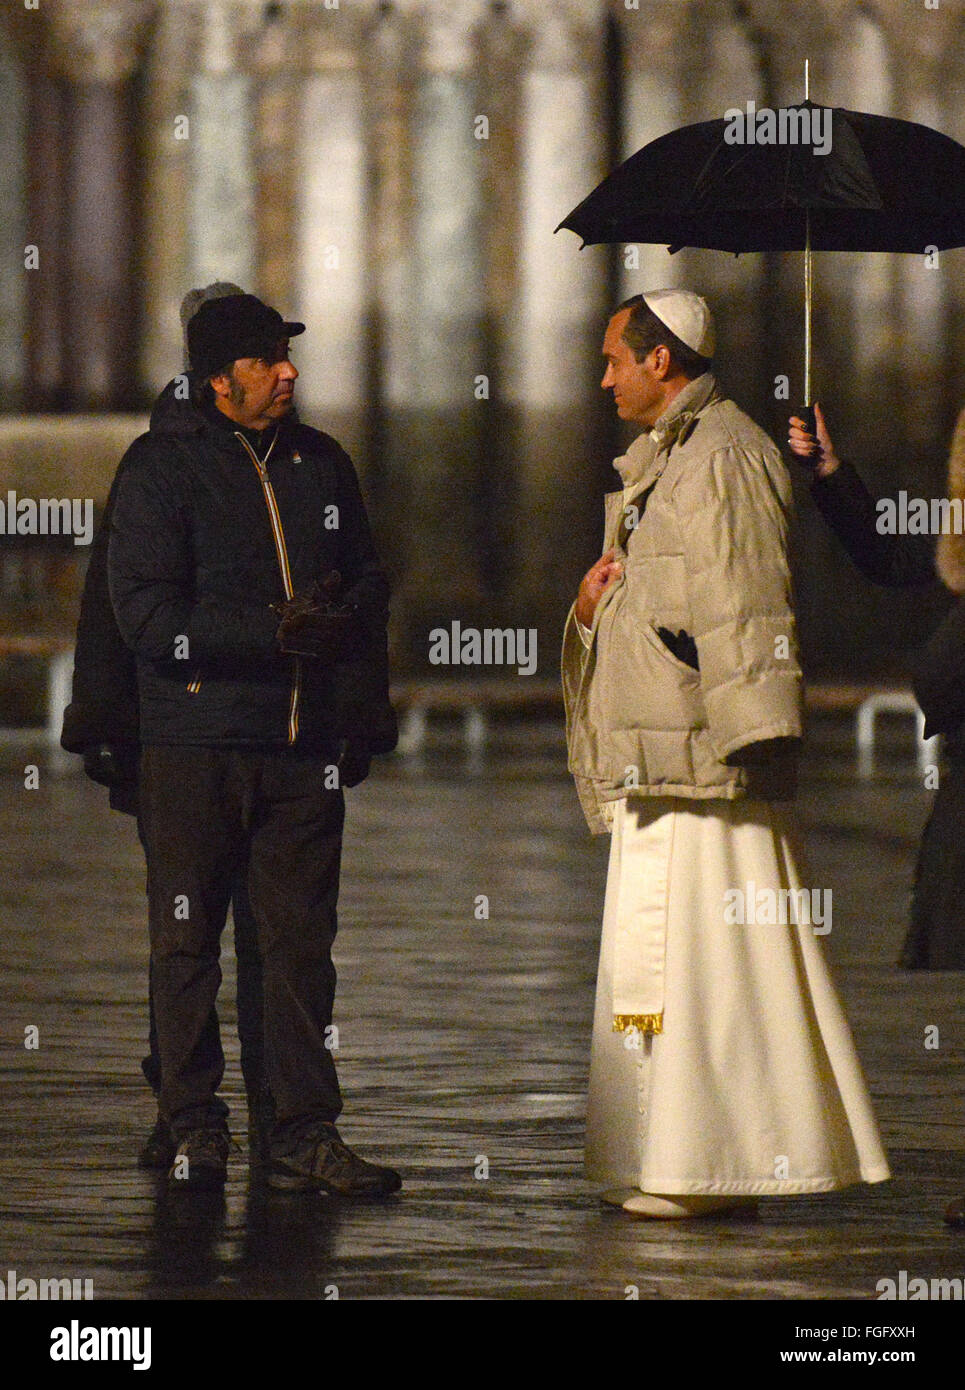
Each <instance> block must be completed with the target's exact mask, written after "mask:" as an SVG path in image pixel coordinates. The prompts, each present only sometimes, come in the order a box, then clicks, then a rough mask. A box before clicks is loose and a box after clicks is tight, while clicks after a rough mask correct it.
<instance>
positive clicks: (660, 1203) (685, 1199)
mask: <svg viewBox="0 0 965 1390" xmlns="http://www.w3.org/2000/svg"><path fill="white" fill-rule="evenodd" d="M621 1205H622V1207H623V1210H624V1211H625V1212H627V1213H628V1214H629V1215H630V1216H633V1217H637V1218H639V1219H645V1218H647V1217H651V1218H654V1219H656V1220H664V1221H680V1220H683V1219H685V1218H686V1217H688V1216H708V1215H709V1214H710V1213H711V1212H715V1211H728V1210H731V1209H733V1208H736V1207H756V1206H757V1201H756V1199H755V1198H754V1197H712V1196H704V1195H703V1194H698V1195H695V1196H688V1195H686V1194H681V1195H680V1196H677V1197H658V1196H657V1195H656V1194H655V1193H653V1192H635V1193H634V1195H633V1196H632V1197H628V1198H627V1199H626V1201H625V1202H622V1203H621Z"/></svg>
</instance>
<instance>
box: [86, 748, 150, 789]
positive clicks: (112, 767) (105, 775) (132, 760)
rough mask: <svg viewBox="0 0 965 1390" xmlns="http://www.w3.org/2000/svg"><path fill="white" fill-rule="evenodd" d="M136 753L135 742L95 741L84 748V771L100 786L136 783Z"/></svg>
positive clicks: (120, 785) (137, 751)
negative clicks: (113, 742)
mask: <svg viewBox="0 0 965 1390" xmlns="http://www.w3.org/2000/svg"><path fill="white" fill-rule="evenodd" d="M138 755H139V750H138V748H137V746H136V745H135V744H131V743H121V744H111V743H95V744H92V745H91V747H90V748H85V749H84V771H85V772H86V773H87V776H88V777H89V778H90V779H91V780H92V781H94V782H99V783H100V784H101V786H102V787H112V788H113V787H122V786H131V785H136V783H137V772H138Z"/></svg>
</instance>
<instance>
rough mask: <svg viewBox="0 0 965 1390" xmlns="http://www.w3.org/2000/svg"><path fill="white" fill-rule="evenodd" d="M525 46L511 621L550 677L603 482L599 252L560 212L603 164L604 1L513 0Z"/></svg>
mask: <svg viewBox="0 0 965 1390" xmlns="http://www.w3.org/2000/svg"><path fill="white" fill-rule="evenodd" d="M519 10H520V14H521V17H522V19H523V21H524V22H525V24H526V28H527V34H528V38H529V41H530V42H529V52H528V55H527V57H526V61H525V66H524V70H523V73H522V77H521V94H520V130H519V199H520V211H519V219H520V243H519V251H518V259H517V267H516V276H517V278H516V296H515V302H514V305H513V310H512V313H511V315H510V317H509V321H508V324H507V337H506V340H505V346H504V354H503V355H504V361H505V383H506V384H505V392H506V397H507V400H508V402H509V404H510V406H511V407H512V421H513V434H512V441H513V459H514V461H515V469H516V476H515V487H514V494H513V526H512V536H513V544H512V547H511V551H510V554H509V555H508V556H507V564H506V565H505V568H506V569H507V570H508V571H509V573H511V575H512V576H513V584H514V591H513V592H512V594H510V595H509V596H508V598H510V599H511V600H512V608H511V609H510V610H509V620H511V621H512V622H513V625H514V626H517V627H529V626H537V627H538V628H539V635H540V661H539V670H540V674H541V675H544V676H550V675H552V672H553V669H554V661H555V660H556V654H557V653H558V650H559V639H560V633H561V630H562V622H563V618H564V617H565V614H566V611H567V609H568V607H569V605H570V603H571V601H572V598H573V595H574V594H575V592H576V588H577V585H578V583H579V581H580V579H581V577H582V575H583V573H584V571H585V570H586V568H587V567H588V565H589V564H590V563H591V562H592V561H593V560H594V559H596V558H597V556H598V554H599V542H600V536H601V531H602V523H601V520H600V518H601V517H602V506H601V499H600V493H601V490H602V489H601V486H600V483H601V481H603V482H604V483H605V485H607V486H609V485H610V484H611V483H612V480H613V478H615V475H610V474H609V469H608V467H607V463H608V460H607V461H604V458H603V456H604V455H605V453H606V452H607V451H606V448H605V445H604V439H603V435H602V432H601V430H600V423H601V419H602V415H601V411H602V406H603V401H602V392H601V391H599V389H598V384H599V380H600V377H601V375H602V358H601V357H600V345H601V343H602V340H603V332H604V328H605V317H606V309H607V307H608V304H607V301H608V297H609V296H608V292H607V279H608V276H607V270H608V265H609V262H610V255H611V253H610V251H609V249H608V248H607V247H603V246H595V247H588V248H586V249H585V250H582V251H581V250H580V249H579V241H578V239H577V238H576V237H575V236H574V235H573V233H572V232H565V231H564V232H560V233H559V234H558V235H555V236H554V228H555V227H556V226H557V225H558V223H559V222H560V221H561V219H562V218H563V217H564V216H565V215H566V214H567V213H568V212H569V211H571V209H572V208H573V207H574V206H575V205H576V204H577V203H578V202H580V200H581V199H582V198H584V197H585V196H586V194H587V193H588V192H589V191H590V189H592V188H593V187H594V186H595V185H596V184H597V183H598V182H599V180H600V179H601V177H602V176H603V174H604V173H605V172H606V170H605V151H606V144H607V140H606V130H607V123H608V122H609V121H610V120H612V119H613V116H614V113H612V112H609V111H607V109H606V103H605V98H604V88H603V74H602V55H603V19H604V10H603V5H602V4H597V3H587V0H566V3H556V4H554V5H551V6H547V5H545V4H543V3H541V0H532V3H527V4H526V5H525V6H520V7H519Z"/></svg>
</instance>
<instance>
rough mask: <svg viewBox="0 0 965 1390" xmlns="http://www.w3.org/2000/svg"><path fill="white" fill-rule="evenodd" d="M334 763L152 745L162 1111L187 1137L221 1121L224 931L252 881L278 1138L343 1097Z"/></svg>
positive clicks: (332, 1114)
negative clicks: (238, 888) (336, 1006)
mask: <svg viewBox="0 0 965 1390" xmlns="http://www.w3.org/2000/svg"><path fill="white" fill-rule="evenodd" d="M325 766H326V759H325V758H324V757H321V756H307V755H304V754H299V753H295V752H294V751H293V750H285V751H282V752H265V751H248V750H242V749H219V748H180V747H146V748H145V749H144V751H143V754H142V759H141V779H140V809H141V821H142V825H143V829H144V836H145V842H146V849H147V863H148V902H149V918H150V931H151V981H152V985H153V990H154V1007H155V1014H156V1022H157V1034H158V1045H159V1051H160V1057H161V1098H160V1101H161V1112H162V1114H163V1115H164V1116H165V1117H166V1118H167V1119H168V1120H169V1122H170V1124H171V1128H172V1131H173V1132H174V1134H175V1136H176V1137H180V1136H182V1135H183V1134H184V1133H186V1132H187V1131H188V1130H190V1129H193V1128H195V1127H197V1126H198V1125H203V1124H206V1123H214V1122H217V1121H218V1120H219V1119H220V1116H221V1114H223V1109H222V1107H221V1105H220V1102H219V1101H218V1100H217V1098H216V1097H217V1089H218V1085H219V1084H220V1081H221V1078H222V1075H223V1073H224V1055H223V1053H222V1051H221V1045H220V1040H217V1041H216V1045H215V1046H214V1047H213V1046H212V1038H211V1019H212V1017H215V1018H216V1015H215V1014H214V1009H215V1001H216V999H217V994H218V986H219V985H220V983H221V968H220V964H219V955H220V941H221V933H222V931H223V929H224V925H225V920H226V917H227V911H228V903H229V900H230V898H231V893H232V887H233V884H234V883H235V881H236V880H237V879H238V877H239V876H240V877H241V878H243V880H244V884H245V887H246V890H247V895H248V901H249V903H250V906H251V912H252V916H253V917H254V920H255V924H256V926H257V932H258V947H259V950H260V954H261V958H262V971H263V989H264V1040H265V1069H266V1072H267V1080H268V1086H269V1088H270V1090H271V1093H272V1096H273V1098H274V1102H275V1106H276V1114H277V1124H276V1129H275V1139H276V1140H278V1141H283V1140H284V1139H285V1138H287V1137H293V1136H295V1135H297V1133H298V1132H299V1131H300V1130H301V1129H302V1128H304V1127H305V1126H307V1125H308V1124H309V1123H311V1122H312V1121H313V1120H318V1119H321V1120H334V1119H336V1118H337V1116H338V1115H339V1113H340V1112H341V1108H342V1102H341V1096H340V1093H339V1088H338V1079H337V1076H336V1073H335V1065H334V1061H333V1058H332V1050H331V1047H330V1046H326V1043H327V1042H328V1041H329V1039H328V1034H327V1032H326V1030H327V1029H328V1027H329V1025H330V1023H331V1018H332V1006H333V1002H334V997H335V968H334V965H333V964H332V956H331V951H332V944H333V942H334V939H335V933H336V930H337V918H336V903H337V900H338V881H339V865H340V860H341V849H342V826H343V822H344V815H345V806H344V799H343V796H342V793H341V791H338V790H333V789H330V788H326V787H325V785H324V782H325Z"/></svg>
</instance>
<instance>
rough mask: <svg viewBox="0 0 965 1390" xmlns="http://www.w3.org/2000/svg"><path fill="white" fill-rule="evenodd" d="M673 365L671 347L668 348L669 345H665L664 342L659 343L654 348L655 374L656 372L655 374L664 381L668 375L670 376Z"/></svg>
mask: <svg viewBox="0 0 965 1390" xmlns="http://www.w3.org/2000/svg"><path fill="white" fill-rule="evenodd" d="M672 365H673V358H672V357H671V355H670V349H669V348H667V347H664V345H663V344H662V343H658V344H657V346H656V347H655V348H654V350H653V374H654V376H655V377H656V378H657V379H658V380H659V381H663V380H664V379H665V378H666V377H668V376H669V375H670V368H671V366H672Z"/></svg>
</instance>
